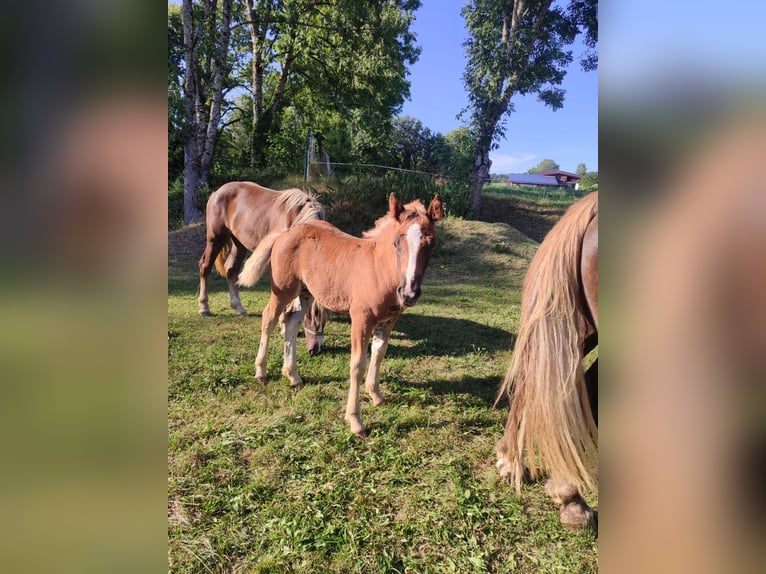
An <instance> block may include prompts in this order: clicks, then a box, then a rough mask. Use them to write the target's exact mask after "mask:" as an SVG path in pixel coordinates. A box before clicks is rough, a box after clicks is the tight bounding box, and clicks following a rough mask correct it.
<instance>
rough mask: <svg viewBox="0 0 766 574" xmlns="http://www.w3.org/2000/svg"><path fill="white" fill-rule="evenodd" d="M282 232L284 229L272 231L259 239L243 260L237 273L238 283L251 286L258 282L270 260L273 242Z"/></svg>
mask: <svg viewBox="0 0 766 574" xmlns="http://www.w3.org/2000/svg"><path fill="white" fill-rule="evenodd" d="M282 233H284V231H273V232H271V233H269V234H268V235H267V236H266V237H264V238H263V239H261V242H260V243H259V244H258V246H257V247H256V248H255V251H253V254H252V255H251V256H250V257H249V259H248V260H247V261H245V265H244V267H243V268H242V271H241V272H240V274H239V279H238V281H237V284H238V285H241V286H244V287H252V286H253V285H255V284H256V283H258V280H259V279H260V278H261V277H262V276H263V273H264V271H266V266H267V265H268V264H269V261H270V260H271V250H272V248H273V247H274V242H275V241H276V240H277V237H279V236H280V235H282Z"/></svg>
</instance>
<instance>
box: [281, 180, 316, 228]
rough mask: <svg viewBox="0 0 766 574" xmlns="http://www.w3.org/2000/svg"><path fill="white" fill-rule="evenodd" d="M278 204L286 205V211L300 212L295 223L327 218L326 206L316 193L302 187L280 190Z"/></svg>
mask: <svg viewBox="0 0 766 574" xmlns="http://www.w3.org/2000/svg"><path fill="white" fill-rule="evenodd" d="M276 205H284V206H285V211H286V212H288V213H290V212H291V211H295V212H297V213H298V217H297V218H296V220H295V222H294V223H303V222H304V221H313V220H316V219H322V220H324V219H327V217H326V215H325V211H324V206H323V205H322V204H321V203H319V200H318V199H317V197H316V195H314V194H313V193H312V192H311V191H309V192H305V191H303V190H302V189H298V188H294V189H286V190H284V191H281V192H279V196H278V197H277V201H276Z"/></svg>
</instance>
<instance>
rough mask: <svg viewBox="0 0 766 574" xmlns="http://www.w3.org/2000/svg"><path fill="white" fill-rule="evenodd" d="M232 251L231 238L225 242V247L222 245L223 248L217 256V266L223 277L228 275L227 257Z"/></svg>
mask: <svg viewBox="0 0 766 574" xmlns="http://www.w3.org/2000/svg"><path fill="white" fill-rule="evenodd" d="M230 251H231V239H230V240H229V241H227V242H226V243H224V245H223V247H221V250H220V251H219V252H218V257H216V258H215V268H216V270H217V271H218V273H219V274H220V275H221V277H226V267H225V264H226V258H227V257H228V256H229V252H230Z"/></svg>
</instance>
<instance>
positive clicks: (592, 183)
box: [580, 171, 598, 191]
mask: <svg viewBox="0 0 766 574" xmlns="http://www.w3.org/2000/svg"><path fill="white" fill-rule="evenodd" d="M580 189H581V190H583V191H593V190H594V189H598V172H597V171H589V172H588V173H586V174H584V175H583V176H582V178H581V179H580Z"/></svg>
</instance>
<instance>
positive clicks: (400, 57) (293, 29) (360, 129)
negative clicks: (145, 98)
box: [168, 0, 420, 221]
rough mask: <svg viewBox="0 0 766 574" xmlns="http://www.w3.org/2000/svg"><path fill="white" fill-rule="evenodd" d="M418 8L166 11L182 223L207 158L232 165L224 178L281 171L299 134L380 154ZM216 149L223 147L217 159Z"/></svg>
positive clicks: (340, 3) (240, 3)
mask: <svg viewBox="0 0 766 574" xmlns="http://www.w3.org/2000/svg"><path fill="white" fill-rule="evenodd" d="M419 7H420V0H321V1H317V0H183V4H182V9H181V13H180V14H179V13H178V9H177V8H174V7H173V6H169V7H168V48H169V50H168V70H169V86H168V116H169V121H168V123H169V138H168V142H169V155H170V156H171V158H172V159H173V160H174V162H175V163H174V164H173V166H174V168H175V169H178V164H179V163H180V162H179V161H178V159H179V152H180V147H181V145H183V150H184V163H183V173H184V206H185V216H184V219H185V220H186V221H190V220H192V219H194V218H195V217H197V216H198V215H199V212H198V211H197V207H196V203H197V193H198V190H199V189H200V187H201V186H202V185H204V184H205V182H206V181H207V178H208V174H209V173H210V172H211V169H213V168H214V166H212V164H211V162H215V161H216V158H218V159H219V160H220V159H221V158H222V157H225V158H226V161H227V162H236V163H237V165H236V166H233V165H230V166H229V167H230V168H233V169H230V170H229V171H233V170H237V171H242V170H244V169H247V168H255V169H262V168H264V167H266V166H268V167H269V168H274V166H275V164H276V165H279V166H281V167H285V168H287V169H292V168H294V165H292V163H291V162H293V163H294V161H295V157H298V156H299V155H298V154H297V153H296V150H297V149H298V147H302V142H303V141H305V134H306V129H307V128H309V127H310V128H311V129H312V130H313V132H314V133H316V134H318V135H319V137H320V139H321V141H322V143H323V145H324V146H325V147H329V148H330V151H331V155H333V157H338V158H339V159H341V160H346V161H348V160H357V161H359V160H364V159H370V158H369V157H367V156H369V155H372V154H375V153H380V151H379V150H381V149H383V148H386V149H387V146H386V145H385V142H386V140H387V139H388V138H389V136H390V133H391V121H392V118H393V117H394V116H395V115H396V114H397V113H398V112H399V111H400V109H401V106H402V103H403V102H404V99H405V98H406V97H408V96H409V81H408V80H407V74H408V72H407V67H408V65H409V64H412V63H414V62H415V61H416V60H417V58H418V56H419V53H420V51H419V48H417V47H416V46H415V37H414V35H413V34H412V33H411V32H410V26H411V24H412V22H413V20H414V12H415V10H417V8H419ZM243 127H244V129H243ZM222 128H226V131H225V133H224V134H223V136H224V137H221V135H222V134H221V129H222ZM217 140H221V143H223V144H225V145H223V146H222V148H223V149H222V150H220V151H218V152H217V151H216V143H217ZM170 148H172V149H170ZM343 154H352V155H353V157H348V156H346V157H344V156H343ZM365 154H366V155H365ZM243 160H246V165H242V162H243Z"/></svg>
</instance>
